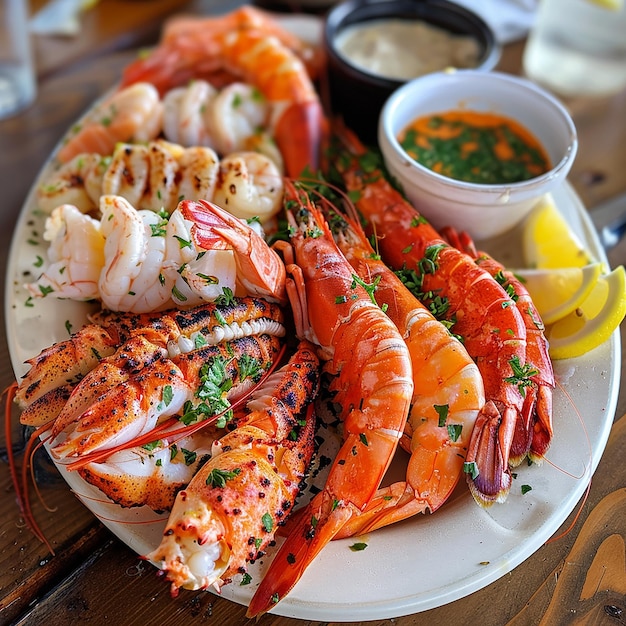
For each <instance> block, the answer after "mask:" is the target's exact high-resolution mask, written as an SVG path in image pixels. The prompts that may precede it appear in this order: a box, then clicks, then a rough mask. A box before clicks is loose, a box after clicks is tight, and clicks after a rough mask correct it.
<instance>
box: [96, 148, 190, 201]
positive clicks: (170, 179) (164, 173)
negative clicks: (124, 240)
mask: <svg viewBox="0 0 626 626" xmlns="http://www.w3.org/2000/svg"><path fill="white" fill-rule="evenodd" d="M183 152H184V150H183V148H182V147H181V146H178V145H176V144H172V143H168V142H166V141H152V142H150V143H149V144H148V145H141V144H132V145H131V144H124V143H120V144H118V145H117V147H116V148H115V152H114V153H113V157H112V159H111V163H110V164H109V167H108V168H107V171H106V173H105V175H104V177H103V181H102V194H103V195H117V196H123V197H124V198H126V200H128V202H129V203H130V204H132V205H133V206H134V207H135V208H137V209H150V210H152V211H159V210H161V209H165V210H166V211H168V212H170V211H173V210H174V209H175V208H176V205H177V204H178V189H177V176H178V171H179V164H178V159H179V158H180V157H181V156H182V154H183Z"/></svg>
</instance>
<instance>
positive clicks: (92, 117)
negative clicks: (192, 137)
mask: <svg viewBox="0 0 626 626" xmlns="http://www.w3.org/2000/svg"><path fill="white" fill-rule="evenodd" d="M162 125H163V105H162V103H161V99H160V96H159V92H158V91H157V90H156V88H155V87H154V85H151V84H149V83H143V82H142V83H136V84H134V85H130V86H129V87H127V88H125V89H122V90H121V91H117V92H115V93H114V94H113V95H111V96H109V97H108V98H107V99H106V100H104V101H103V102H101V103H100V104H99V105H98V106H96V107H95V108H94V109H93V111H92V112H91V113H90V114H89V115H88V116H87V117H86V118H85V119H84V120H83V121H82V123H81V124H80V126H78V127H77V129H76V130H75V132H74V134H72V135H71V136H70V137H69V139H68V140H67V143H66V144H65V145H64V146H63V147H62V148H61V149H60V150H59V152H58V153H57V158H58V159H59V161H61V163H66V162H67V161H69V160H70V159H72V158H73V157H75V156H76V155H77V154H81V153H84V152H95V153H97V154H101V155H103V156H107V155H110V154H112V153H113V149H114V148H115V144H116V143H118V142H119V141H127V142H142V141H150V140H151V139H154V138H155V137H156V136H157V135H158V134H159V133H160V132H161V128H162Z"/></svg>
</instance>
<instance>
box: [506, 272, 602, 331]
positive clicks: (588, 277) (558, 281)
mask: <svg viewBox="0 0 626 626" xmlns="http://www.w3.org/2000/svg"><path fill="white" fill-rule="evenodd" d="M514 273H515V275H516V276H518V277H519V278H520V279H521V281H522V283H523V284H524V286H525V287H526V289H528V293H529V294H530V297H531V298H532V300H533V302H534V304H535V306H536V307H537V311H539V315H541V319H542V320H543V323H544V324H546V325H548V324H554V322H557V321H558V320H560V319H562V318H564V317H565V316H566V315H569V314H570V313H571V312H572V311H575V310H576V309H577V308H578V307H579V306H581V304H582V303H583V302H584V301H585V300H586V299H587V298H588V297H589V295H590V294H591V292H592V290H593V288H594V286H595V284H596V283H597V282H598V279H599V278H600V275H601V274H602V264H601V263H591V264H589V265H585V266H584V267H564V268H560V269H553V270H552V269H551V270H544V269H520V270H514Z"/></svg>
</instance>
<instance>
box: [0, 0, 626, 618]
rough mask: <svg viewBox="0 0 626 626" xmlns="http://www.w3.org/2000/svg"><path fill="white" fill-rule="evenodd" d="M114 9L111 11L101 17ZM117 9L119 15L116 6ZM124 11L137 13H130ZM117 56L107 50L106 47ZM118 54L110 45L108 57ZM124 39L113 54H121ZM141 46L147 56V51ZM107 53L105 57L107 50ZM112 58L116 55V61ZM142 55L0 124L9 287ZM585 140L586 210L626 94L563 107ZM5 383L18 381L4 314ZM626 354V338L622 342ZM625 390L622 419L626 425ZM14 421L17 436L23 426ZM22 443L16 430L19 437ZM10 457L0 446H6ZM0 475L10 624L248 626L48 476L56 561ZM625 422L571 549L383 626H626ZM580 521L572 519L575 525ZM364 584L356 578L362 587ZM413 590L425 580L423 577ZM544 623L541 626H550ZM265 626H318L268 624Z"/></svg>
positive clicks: (3, 598) (516, 52)
mask: <svg viewBox="0 0 626 626" xmlns="http://www.w3.org/2000/svg"><path fill="white" fill-rule="evenodd" d="M103 4H104V3H103ZM112 4H123V3H122V2H121V0H120V1H118V2H117V3H115V2H112ZM128 4H129V5H130V4H135V3H133V2H128ZM107 45H108V44H107ZM110 45H113V44H110ZM120 45H123V42H122V43H120V41H119V39H118V40H117V43H116V44H115V46H113V47H120ZM142 45H143V42H142ZM104 49H105V48H102V50H104ZM106 49H112V48H106ZM522 49H523V42H520V43H517V44H513V45H509V46H507V48H506V50H505V53H504V57H503V59H502V62H501V65H500V68H501V69H504V70H506V71H510V72H514V73H518V72H519V71H520V58H521V52H522ZM133 56H134V52H127V53H116V54H107V55H96V56H94V57H92V58H88V59H85V58H81V59H76V60H75V62H73V63H72V62H71V61H72V58H71V55H70V56H69V57H67V59H69V60H67V64H66V65H65V66H64V67H62V68H61V67H56V68H52V69H51V70H50V71H49V72H48V73H46V74H45V75H42V77H41V80H40V85H39V95H38V98H37V101H36V103H35V104H34V105H33V106H32V107H31V108H30V109H29V110H28V111H26V112H24V113H23V114H21V115H20V116H18V117H15V118H13V119H11V120H7V121H4V122H0V146H1V148H2V149H1V150H0V189H1V190H2V196H1V197H2V200H1V206H2V211H1V212H0V250H2V252H1V253H0V280H2V281H3V288H4V287H5V285H4V280H5V278H4V277H5V274H6V265H7V251H8V247H9V244H10V240H11V234H12V230H13V226H14V224H15V220H16V218H17V215H18V212H19V211H20V208H21V206H22V203H23V201H24V198H25V196H26V193H27V192H28V190H29V188H30V186H31V185H32V183H33V181H34V180H35V178H36V176H37V173H38V171H39V169H40V167H41V166H42V164H43V163H44V161H45V159H46V157H47V155H48V154H49V153H50V152H51V151H52V149H53V148H54V146H55V144H56V142H57V141H58V140H59V138H60V137H61V136H62V135H63V133H64V132H65V131H66V130H67V128H68V127H69V126H70V124H71V123H72V122H73V121H74V120H75V119H76V118H77V117H78V116H79V115H80V114H81V113H82V112H83V111H84V110H85V109H86V107H88V106H89V105H90V103H91V102H92V101H93V100H94V99H95V98H96V97H98V96H99V95H100V94H102V92H103V91H104V90H106V89H107V88H109V87H111V86H112V85H113V84H114V83H115V82H116V80H117V79H118V78H119V76H120V70H121V68H122V67H123V66H124V65H125V64H126V63H127V62H128V61H129V60H130V59H131V58H133ZM567 105H568V106H569V108H570V110H571V111H572V114H573V116H574V119H575V122H576V124H577V127H578V129H579V133H580V151H579V156H578V158H577V160H576V163H575V165H574V168H573V170H572V173H571V176H570V180H571V182H572V184H573V185H574V187H575V188H576V190H577V192H578V193H579V195H580V197H581V198H582V200H583V202H584V203H585V205H586V206H589V207H592V206H595V205H596V204H597V203H598V202H600V201H603V200H605V199H608V198H611V197H614V196H617V195H618V194H620V193H624V192H626V176H625V175H624V171H625V168H626V93H621V94H619V95H617V96H615V97H612V98H607V99H605V100H585V99H575V100H571V101H568V102H567ZM609 256H610V261H611V264H612V265H617V264H623V263H624V262H626V245H625V242H622V243H621V244H620V245H619V246H618V247H616V248H615V249H613V250H612V251H611V253H610V255H609ZM0 318H1V319H0V329H1V330H0V332H1V333H2V334H3V337H2V341H1V342H0V351H1V352H0V357H1V358H0V383H1V384H2V388H4V387H6V386H8V385H9V384H10V383H11V382H12V381H13V372H12V369H11V365H10V361H9V357H8V349H7V345H6V337H5V336H4V334H5V331H4V328H5V323H4V322H5V320H4V310H2V311H0ZM621 335H622V340H623V338H624V335H625V330H624V325H623V326H622V329H621ZM625 392H626V388H625V385H624V384H623V383H622V385H621V388H620V397H619V402H618V408H617V414H616V415H617V417H620V416H623V415H624V414H625V413H626V393H625ZM13 418H14V420H15V423H17V416H16V415H15V414H14V415H13ZM13 436H14V439H15V441H18V440H19V429H18V428H17V427H14V428H13ZM0 445H4V443H2V444H0ZM5 452H6V451H4V452H2V459H1V462H0V485H1V487H2V492H3V494H4V495H3V497H2V500H1V502H0V507H1V508H0V590H1V591H0V623H2V624H24V625H26V624H39V623H48V624H52V625H54V626H62V625H65V624H68V625H69V624H74V623H89V624H94V625H100V624H116V625H117V624H121V625H124V626H130V625H143V624H147V623H154V624H162V625H172V626H174V625H177V626H178V625H179V624H181V623H184V624H189V625H191V624H198V625H199V624H219V625H223V624H228V625H235V624H245V623H248V621H247V620H246V619H245V617H244V614H245V608H244V607H241V606H238V605H235V604H233V603H231V602H229V601H227V600H224V599H221V598H219V597H216V596H215V595H213V594H211V593H203V592H199V593H193V592H183V593H181V595H180V597H179V598H178V599H177V600H176V601H174V600H172V599H171V598H170V596H169V590H168V587H167V585H165V584H164V583H163V582H162V581H159V580H158V579H157V577H156V576H155V571H154V569H153V568H152V567H151V566H149V565H147V564H143V563H142V562H141V561H140V560H139V559H138V558H137V555H136V554H134V553H133V552H131V550H129V549H128V548H127V547H126V546H125V545H123V544H122V543H121V542H119V541H118V540H117V539H115V538H114V537H113V536H112V535H111V534H110V533H109V532H108V531H107V530H106V529H105V528H104V527H103V526H102V525H101V524H100V523H99V522H98V521H96V520H95V518H94V517H92V515H91V514H90V513H89V512H88V511H87V510H86V509H85V508H84V507H83V506H82V505H81V504H80V503H79V502H78V501H77V500H76V499H75V498H74V496H73V495H72V494H71V493H70V492H69V490H68V488H67V486H66V485H65V483H64V482H62V481H61V480H60V479H59V478H58V475H57V474H56V472H55V471H54V470H51V469H50V467H49V466H48V465H47V464H46V463H45V459H44V460H41V461H40V462H39V463H38V468H39V469H38V482H39V483H40V485H41V491H42V494H43V496H44V499H45V502H46V504H47V505H48V506H49V507H52V508H54V509H55V510H54V511H47V510H46V509H44V507H43V506H42V505H41V504H40V503H39V502H35V505H34V510H35V515H36V517H37V519H38V521H39V523H40V525H41V527H42V529H43V531H44V533H45V534H46V536H47V537H48V538H49V539H50V540H51V541H52V543H53V545H54V548H55V551H56V556H55V557H53V558H52V557H50V555H49V554H48V553H47V551H46V549H45V548H44V546H43V545H42V544H41V543H40V542H39V541H38V540H37V539H36V538H34V537H33V536H32V535H31V534H30V532H29V531H28V530H26V529H25V528H24V527H23V526H22V524H21V522H20V518H19V512H18V509H17V506H16V504H15V500H14V495H13V489H12V487H11V483H10V478H9V472H8V468H7V465H6V453H5ZM625 458H626V416H624V417H621V419H616V420H615V423H614V426H613V430H612V433H611V436H610V439H609V442H608V446H607V448H606V451H605V453H604V456H603V457H602V459H601V461H600V465H599V467H598V470H597V472H596V474H595V476H594V479H593V484H592V486H591V490H590V492H589V497H588V499H587V501H586V502H585V504H584V505H582V506H581V508H580V510H578V508H577V510H576V511H574V512H573V513H572V514H571V515H570V517H569V519H568V520H567V521H566V522H565V523H564V524H563V528H562V529H560V530H559V532H557V533H556V535H559V534H560V533H561V532H562V531H563V530H565V529H567V528H568V527H569V526H570V524H572V523H573V527H572V529H571V530H570V532H569V533H568V534H566V535H565V536H564V537H563V538H561V539H558V540H557V541H553V542H550V543H548V544H547V545H545V546H543V547H542V548H541V549H539V550H538V551H537V552H536V553H535V554H534V555H533V556H531V557H530V558H529V559H527V560H526V561H525V562H524V563H523V564H521V565H519V566H518V567H517V568H515V569H514V570H513V571H512V572H510V573H508V574H506V575H504V576H503V577H502V578H500V579H499V580H498V581H496V582H494V583H493V584H491V585H489V586H488V587H487V588H485V589H483V590H481V591H478V592H476V593H474V594H472V595H470V596H468V597H466V598H463V599H461V600H458V601H456V602H454V603H451V604H449V605H447V606H443V607H440V608H437V609H433V610H430V611H427V612H424V613H420V614H416V615H411V616H406V617H402V618H397V619H394V620H378V621H375V622H372V623H373V624H381V625H382V624H395V625H397V626H409V625H420V624H429V625H430V624H478V623H480V624H484V625H485V626H490V625H494V626H496V625H502V624H505V623H509V624H510V625H511V626H522V625H535V624H539V623H543V624H549V625H554V624H563V625H565V624H568V625H569V624H606V625H607V626H616V625H618V624H625V623H626V573H625V569H624V563H625V553H626V549H625V544H626V463H625V462H624V459H625ZM577 514H579V517H578V518H577V519H576V518H575V516H576V515H577ZM354 575H355V576H358V575H359V574H358V572H355V573H354ZM414 575H415V579H416V585H419V579H420V577H422V576H427V575H428V566H427V564H421V563H416V565H415V573H414ZM542 620H543V621H542ZM259 623H260V624H261V626H270V625H275V626H297V625H298V624H307V623H308V624H312V622H305V621H301V620H295V619H288V618H283V617H278V616H273V615H265V616H263V617H262V618H261V619H260V622H259Z"/></svg>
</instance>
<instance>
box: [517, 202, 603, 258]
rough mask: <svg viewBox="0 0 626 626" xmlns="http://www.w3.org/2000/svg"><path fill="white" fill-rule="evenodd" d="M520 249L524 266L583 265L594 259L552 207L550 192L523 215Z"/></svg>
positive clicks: (554, 207) (553, 205) (553, 206)
mask: <svg viewBox="0 0 626 626" xmlns="http://www.w3.org/2000/svg"><path fill="white" fill-rule="evenodd" d="M522 248H523V254H524V261H525V265H526V266H527V267H532V268H538V269H550V268H563V267H583V266H585V265H589V264H590V263H593V262H594V261H595V259H593V258H592V257H591V254H590V253H589V252H588V251H587V249H586V248H585V246H584V245H583V244H582V242H581V241H580V240H579V239H578V237H577V236H576V234H575V233H574V232H573V231H572V230H571V228H570V227H569V225H568V224H567V222H566V221H565V218H564V217H563V215H562V214H561V213H560V212H559V210H558V209H557V208H556V205H555V203H554V199H553V198H552V194H546V195H545V196H544V197H543V198H542V200H540V201H539V203H538V204H537V205H536V206H535V207H534V208H533V210H532V211H531V213H530V215H529V216H528V217H527V218H526V221H525V222H524V225H523V232H522Z"/></svg>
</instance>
